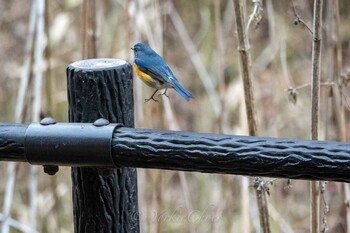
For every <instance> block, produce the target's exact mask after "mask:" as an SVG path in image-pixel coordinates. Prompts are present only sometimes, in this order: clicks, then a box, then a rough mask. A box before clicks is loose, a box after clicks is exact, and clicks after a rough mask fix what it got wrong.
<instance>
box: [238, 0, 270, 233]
mask: <svg viewBox="0 0 350 233" xmlns="http://www.w3.org/2000/svg"><path fill="white" fill-rule="evenodd" d="M233 7H234V11H235V16H236V26H237V37H238V51H239V54H240V62H241V72H242V74H241V75H242V79H243V86H244V99H245V105H246V114H247V119H248V128H249V135H251V136H256V135H257V123H256V116H255V103H254V96H253V87H252V77H253V73H252V69H251V66H252V65H251V55H250V51H249V49H250V47H249V41H248V35H247V33H246V30H245V20H244V12H243V2H242V0H234V1H233ZM257 179H259V178H257ZM255 183H256V182H255ZM255 193H256V200H257V204H258V208H259V219H260V227H261V229H262V231H263V232H264V233H270V232H271V229H270V222H269V212H268V203H267V197H266V193H267V192H266V190H265V189H260V188H259V186H258V187H257V188H255Z"/></svg>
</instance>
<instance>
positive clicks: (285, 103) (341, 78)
mask: <svg viewBox="0 0 350 233" xmlns="http://www.w3.org/2000/svg"><path fill="white" fill-rule="evenodd" d="M253 2H254V1H245V9H244V11H245V14H246V15H245V16H246V20H248V19H249V17H250V15H251V13H252V12H253V10H254V9H256V10H257V14H255V15H254V17H252V20H251V25H250V27H249V30H248V35H249V41H250V51H251V54H252V71H253V75H254V77H253V80H252V83H253V87H254V97H255V104H256V114H257V119H258V135H259V136H268V137H287V138H297V139H310V138H311V93H310V91H311V87H310V80H311V68H312V67H311V65H312V60H311V51H312V33H311V32H310V30H309V29H308V27H309V28H312V17H313V14H312V11H313V1H301V0H294V1H278V0H265V1H262V2H260V4H259V2H258V3H253ZM349 7H350V2H349V1H347V0H339V1H338V0H335V1H324V11H323V28H322V39H323V40H322V61H321V64H322V66H321V67H322V70H321V100H320V101H321V105H320V128H319V133H320V137H319V138H320V139H322V140H337V141H345V140H346V139H347V138H348V136H349V132H348V131H347V129H348V128H349V123H348V118H349V117H348V113H349V103H348V102H349V101H348V100H349V98H350V96H349V90H348V87H347V83H348V80H349V77H350V75H349V72H350V71H349V67H350V66H349V65H350V64H349V55H350V24H349V23H348V22H350V21H349V20H350V11H349ZM86 8H87V5H86V1H83V0H55V1H44V0H32V1H6V0H0V12H1V15H0V51H1V53H0V106H1V110H0V122H33V121H38V120H39V119H41V118H42V117H45V116H51V117H53V118H55V119H56V120H57V121H64V122H66V121H68V114H67V112H68V111H67V109H68V107H67V90H66V89H67V88H66V70H65V69H66V66H67V65H68V64H69V63H71V62H74V61H77V60H80V59H82V58H84V57H91V56H93V57H101V58H102V57H106V58H119V59H124V60H127V61H129V62H130V63H132V61H133V53H132V50H131V49H130V48H131V47H132V46H133V45H134V44H135V43H137V42H140V41H143V42H146V43H148V44H149V45H150V46H151V47H152V48H153V49H154V50H156V51H157V52H158V53H159V54H162V55H163V56H164V58H165V60H166V61H167V62H168V63H169V64H170V66H171V67H172V70H173V72H174V74H175V75H176V77H177V78H178V79H179V80H180V82H181V83H182V84H183V85H184V86H185V87H186V88H187V89H188V90H190V91H191V92H192V93H193V94H194V96H195V99H194V100H191V101H190V102H186V101H184V100H183V99H182V98H181V96H179V95H178V94H176V93H175V91H173V90H169V91H168V95H169V98H166V97H164V96H161V97H157V98H159V99H160V103H156V102H152V101H150V102H148V103H144V99H145V98H149V97H150V95H151V94H152V93H153V91H154V90H153V89H151V88H149V87H148V86H146V85H144V84H143V83H142V82H141V81H140V80H139V79H138V78H137V76H136V75H134V101H135V119H136V122H135V127H143V128H152V129H164V130H185V131H194V132H207V133H226V134H240V135H247V134H248V131H247V121H246V114H245V106H244V93H243V87H242V79H241V77H240V61H239V53H238V50H237V49H238V43H237V35H236V33H237V32H236V23H235V15H234V9H233V2H232V0H212V1H210V0H192V1H187V0H176V1H175V0H166V1H161V0H133V1H131V0H130V1H129V0H115V1H108V0H104V1H96V2H95V4H94V5H93V12H94V15H93V16H94V19H95V20H94V21H93V24H92V26H93V27H92V28H93V29H94V30H91V28H90V27H89V24H87V22H86V21H87V17H86V12H87V11H86ZM298 17H299V20H296V19H298ZM305 25H307V26H308V27H307V26H305ZM90 26H91V25H90ZM86 35H88V36H90V37H91V36H92V38H93V41H94V45H87V44H86V43H87V40H86ZM83 46H85V47H89V46H91V47H90V50H89V51H93V52H92V53H90V54H88V52H87V51H83ZM264 180H265V181H267V183H268V185H267V186H266V189H268V194H269V195H268V207H269V212H270V224H271V231H272V232H309V228H310V218H309V215H310V210H309V209H310V207H309V206H310V200H309V199H310V198H309V182H307V181H298V180H286V179H269V178H264ZM138 186H139V193H138V194H139V210H140V224H141V232H189V233H194V232H260V230H259V217H258V209H257V206H256V198H255V193H254V188H253V187H252V185H251V184H250V181H249V179H248V178H247V177H242V176H233V175H215V174H201V173H186V172H177V171H162V170H152V169H149V170H144V169H138ZM349 198H350V194H349V186H348V185H347V184H343V183H336V182H329V183H327V184H326V185H325V187H324V190H323V191H322V206H321V213H322V214H321V218H322V219H323V220H324V221H321V223H322V225H321V229H327V230H328V232H350V231H349V230H348V229H350V228H349V227H348V226H347V224H346V222H347V221H346V218H347V216H349V217H350V213H348V211H349ZM72 215H73V214H72V200H71V181H70V168H63V167H62V168H60V171H59V173H58V174H57V175H55V176H52V177H51V176H48V175H46V174H44V173H43V170H42V168H41V167H31V166H29V165H27V164H12V163H5V162H0V227H1V229H0V232H4V233H6V232H32V231H30V229H35V231H37V232H63V233H64V232H72V231H73V216H72ZM6 216H10V217H11V218H10V220H11V221H7V223H6V224H2V223H1V220H4V218H5V217H6ZM324 216H325V217H324ZM349 224H350V223H349ZM35 231H34V232H35Z"/></svg>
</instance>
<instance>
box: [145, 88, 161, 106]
mask: <svg viewBox="0 0 350 233" xmlns="http://www.w3.org/2000/svg"><path fill="white" fill-rule="evenodd" d="M157 91H158V89H157V90H156V91H155V92H154V93H153V94H152V96H151V97H150V98H148V99H145V103H147V102H148V101H150V100H153V101H155V102H159V101H158V100H156V99H155V98H153V96H154V95H155V94H156V93H157Z"/></svg>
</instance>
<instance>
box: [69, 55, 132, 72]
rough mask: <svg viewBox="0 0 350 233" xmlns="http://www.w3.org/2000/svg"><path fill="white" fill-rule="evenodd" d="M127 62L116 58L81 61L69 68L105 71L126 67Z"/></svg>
mask: <svg viewBox="0 0 350 233" xmlns="http://www.w3.org/2000/svg"><path fill="white" fill-rule="evenodd" d="M126 63H127V62H126V61H124V60H121V59H115V58H95V59H86V60H80V61H76V62H73V63H71V64H70V65H69V66H70V67H72V68H75V69H83V70H85V69H87V70H101V69H102V70H103V69H109V68H116V67H118V66H121V65H125V64H126Z"/></svg>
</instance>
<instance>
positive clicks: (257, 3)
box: [246, 0, 262, 35]
mask: <svg viewBox="0 0 350 233" xmlns="http://www.w3.org/2000/svg"><path fill="white" fill-rule="evenodd" d="M252 2H253V4H254V8H253V12H252V13H251V14H250V16H249V19H248V22H247V26H246V34H247V35H248V32H249V28H250V25H251V23H252V22H253V20H255V22H256V27H257V26H259V23H260V21H261V18H262V16H261V11H262V3H261V0H252Z"/></svg>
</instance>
